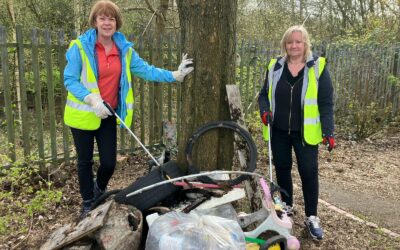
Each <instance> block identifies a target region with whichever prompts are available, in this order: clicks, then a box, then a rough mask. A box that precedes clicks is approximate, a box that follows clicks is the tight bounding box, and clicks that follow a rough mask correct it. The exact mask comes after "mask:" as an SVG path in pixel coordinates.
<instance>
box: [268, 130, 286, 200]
mask: <svg viewBox="0 0 400 250" xmlns="http://www.w3.org/2000/svg"><path fill="white" fill-rule="evenodd" d="M268 137H269V139H268V160H269V182H270V189H271V197H272V199H273V200H274V202H275V204H277V205H282V204H281V203H282V201H281V200H280V198H279V197H278V196H275V197H274V193H275V192H276V191H280V192H282V193H284V194H285V195H286V196H288V197H289V194H288V193H287V192H286V190H284V189H282V188H281V187H280V186H279V185H278V184H276V183H275V182H274V180H273V177H272V146H271V139H272V136H271V125H270V124H269V123H268Z"/></svg>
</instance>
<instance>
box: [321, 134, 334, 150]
mask: <svg viewBox="0 0 400 250" xmlns="http://www.w3.org/2000/svg"><path fill="white" fill-rule="evenodd" d="M322 144H324V145H327V146H328V151H329V152H331V151H332V149H333V148H334V147H335V138H334V137H333V136H332V135H326V136H324V138H323V139H322Z"/></svg>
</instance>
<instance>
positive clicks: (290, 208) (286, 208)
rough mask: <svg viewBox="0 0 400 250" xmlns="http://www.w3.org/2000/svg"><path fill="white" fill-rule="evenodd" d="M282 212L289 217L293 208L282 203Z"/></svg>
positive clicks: (292, 212) (292, 213)
mask: <svg viewBox="0 0 400 250" xmlns="http://www.w3.org/2000/svg"><path fill="white" fill-rule="evenodd" d="M283 211H285V212H286V215H287V216H289V217H291V216H293V215H294V206H289V205H286V203H283Z"/></svg>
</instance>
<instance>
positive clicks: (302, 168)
mask: <svg viewBox="0 0 400 250" xmlns="http://www.w3.org/2000/svg"><path fill="white" fill-rule="evenodd" d="M271 147H272V157H273V162H274V165H275V171H276V178H277V181H278V185H279V186H280V187H281V188H283V189H284V190H286V192H287V193H288V195H289V196H286V195H285V194H283V193H281V195H282V200H283V201H284V202H286V204H287V205H290V206H293V182H292V174H291V171H292V163H293V159H292V148H293V149H294V153H295V155H296V159H297V166H298V171H299V174H300V178H301V183H302V190H303V196H304V205H305V213H306V216H311V215H315V216H317V206H318V194H319V190H318V189H319V185H318V145H315V146H313V145H307V144H305V143H303V139H302V137H301V134H300V132H292V131H291V132H290V134H289V133H288V131H283V130H279V129H277V128H274V127H273V128H272V134H271Z"/></svg>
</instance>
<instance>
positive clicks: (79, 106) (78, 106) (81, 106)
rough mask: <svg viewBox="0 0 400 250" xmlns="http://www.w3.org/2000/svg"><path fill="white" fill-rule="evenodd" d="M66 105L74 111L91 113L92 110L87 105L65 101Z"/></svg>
mask: <svg viewBox="0 0 400 250" xmlns="http://www.w3.org/2000/svg"><path fill="white" fill-rule="evenodd" d="M67 105H68V106H70V107H71V108H74V109H78V110H83V111H88V112H93V109H92V108H91V107H90V106H89V105H87V104H81V103H77V102H73V101H71V100H67Z"/></svg>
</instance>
